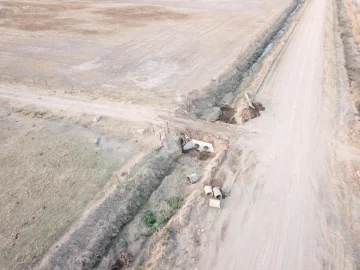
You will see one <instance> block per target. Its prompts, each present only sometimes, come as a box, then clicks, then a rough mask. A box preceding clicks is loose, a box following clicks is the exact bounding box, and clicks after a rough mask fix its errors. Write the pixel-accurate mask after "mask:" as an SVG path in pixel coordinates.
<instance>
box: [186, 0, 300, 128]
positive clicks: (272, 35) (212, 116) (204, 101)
mask: <svg viewBox="0 0 360 270" xmlns="http://www.w3.org/2000/svg"><path fill="white" fill-rule="evenodd" d="M300 7H301V2H300V1H298V0H296V1H294V4H293V5H291V6H290V7H289V8H288V9H287V10H286V12H285V13H284V16H283V17H282V18H280V19H279V20H278V21H277V22H276V23H275V25H273V26H270V27H269V29H268V30H267V31H265V33H267V34H265V35H264V37H262V38H261V40H259V41H257V42H255V44H257V46H251V48H249V50H248V51H247V53H245V55H248V56H247V57H246V58H245V59H243V58H242V59H239V60H238V61H237V62H236V63H235V64H234V65H233V67H231V68H230V69H229V70H228V71H227V72H225V73H224V74H223V75H222V76H221V77H220V78H219V79H218V80H217V82H216V85H213V86H210V87H209V88H210V89H208V90H207V94H205V95H203V96H201V97H197V98H194V99H193V101H192V102H191V104H190V105H189V107H188V108H187V109H188V111H189V112H190V114H191V115H193V116H194V117H196V118H200V119H203V120H207V121H211V122H215V121H222V122H226V123H230V124H235V120H234V117H233V115H234V114H235V113H236V108H233V107H232V106H233V103H234V101H235V100H236V98H237V95H239V94H240V93H238V89H239V87H240V86H241V83H242V82H243V79H244V78H246V77H248V76H252V74H253V69H254V66H255V65H258V64H259V63H261V61H262V60H263V59H264V57H265V56H266V55H267V54H268V53H269V52H270V51H271V50H272V47H273V45H274V43H275V42H277V41H278V40H279V39H280V38H281V37H282V35H283V34H284V33H285V32H286V31H287V29H288V27H289V25H290V23H291V20H292V18H293V16H294V15H295V14H296V12H297V11H298V10H299V8H300Z"/></svg>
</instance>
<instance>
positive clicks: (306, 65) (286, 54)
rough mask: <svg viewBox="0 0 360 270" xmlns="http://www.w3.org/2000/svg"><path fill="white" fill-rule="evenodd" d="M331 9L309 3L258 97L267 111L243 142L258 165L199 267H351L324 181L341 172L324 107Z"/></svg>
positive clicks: (316, 0) (320, 1)
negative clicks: (334, 167)
mask: <svg viewBox="0 0 360 270" xmlns="http://www.w3.org/2000/svg"><path fill="white" fill-rule="evenodd" d="M328 4H329V5H331V2H328ZM326 6H327V1H325V0H312V1H310V2H309V3H308V6H307V7H306V10H305V12H304V14H303V16H302V18H301V19H300V21H299V23H298V25H297V27H296V29H295V30H294V32H293V35H292V37H291V39H290V40H289V43H288V44H287V45H286V47H285V49H284V51H283V54H282V55H281V56H280V57H279V59H278V60H277V63H276V64H275V66H274V67H273V69H272V71H271V73H270V75H269V76H268V78H267V80H266V81H265V84H264V86H263V88H262V89H261V90H260V92H259V94H258V96H257V99H258V100H262V101H264V100H265V107H266V108H267V110H266V112H265V113H264V114H263V116H262V117H261V118H258V119H256V120H255V121H252V122H251V123H249V124H248V127H249V128H251V129H253V130H257V131H258V132H257V133H256V134H251V135H249V136H246V137H245V138H241V142H238V144H242V145H243V147H242V149H246V148H247V149H248V150H247V152H251V153H253V154H254V155H255V156H256V161H255V162H254V165H255V169H254V170H253V171H252V173H251V174H249V175H245V174H242V177H251V178H250V179H238V180H237V182H236V183H235V185H234V189H233V192H232V196H231V197H230V199H229V201H228V202H227V206H226V209H225V210H224V212H223V213H222V214H221V216H220V220H221V221H220V222H219V225H218V226H219V227H218V228H217V229H215V230H214V231H219V232H220V231H221V235H219V234H220V233H219V234H218V235H214V236H212V237H211V239H210V241H209V243H210V244H209V246H208V248H207V250H206V251H205V252H204V255H203V259H202V261H201V263H200V264H199V267H198V268H199V269H224V266H226V269H274V270H275V269H284V270H285V269H294V270H295V269H329V268H328V267H330V266H332V268H331V269H351V268H348V267H347V261H346V258H345V257H346V255H345V254H346V253H349V254H350V253H351V252H350V251H349V250H350V247H349V246H346V245H347V244H345V243H344V242H343V241H339V240H338V239H340V238H341V236H339V235H340V234H341V233H339V231H341V229H340V226H339V219H338V216H337V215H338V213H337V210H336V208H337V207H334V206H335V205H336V200H334V199H333V194H332V193H331V192H330V191H329V190H326V188H325V185H324V183H325V182H326V181H327V179H329V178H330V177H336V176H334V174H335V173H336V172H335V171H334V170H332V166H331V164H330V162H331V161H330V160H331V154H332V151H331V142H330V141H331V139H332V136H331V135H332V134H333V131H334V130H333V129H334V128H335V126H334V122H333V121H329V119H328V117H329V116H328V115H326V114H325V109H324V92H325V91H327V89H324V88H323V71H324V69H325V68H326V67H325V66H324V53H323V52H324V43H325V41H324V35H325V22H326ZM334 109H335V108H334ZM235 146H236V145H235ZM235 146H234V147H235ZM249 149H250V150H249ZM241 169H242V168H240V166H239V169H238V170H241ZM239 173H240V175H241V172H239ZM239 178H241V177H239ZM329 224H330V225H329ZM330 227H331V228H330ZM332 229H333V231H331V230H332Z"/></svg>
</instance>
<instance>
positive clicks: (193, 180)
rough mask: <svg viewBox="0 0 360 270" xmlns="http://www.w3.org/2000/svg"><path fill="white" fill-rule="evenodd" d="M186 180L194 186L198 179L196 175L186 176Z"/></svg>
mask: <svg viewBox="0 0 360 270" xmlns="http://www.w3.org/2000/svg"><path fill="white" fill-rule="evenodd" d="M186 178H187V180H188V181H189V183H190V184H195V183H196V182H197V181H199V179H200V177H198V175H197V174H196V173H192V174H189V175H187V176H186Z"/></svg>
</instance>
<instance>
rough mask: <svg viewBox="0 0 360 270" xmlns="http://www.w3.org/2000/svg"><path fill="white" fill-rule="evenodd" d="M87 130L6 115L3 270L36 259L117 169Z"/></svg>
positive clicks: (0, 174) (2, 130)
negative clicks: (96, 145)
mask: <svg viewBox="0 0 360 270" xmlns="http://www.w3.org/2000/svg"><path fill="white" fill-rule="evenodd" d="M83 132H84V129H83V128H82V127H75V126H70V125H64V124H56V123H55V124H54V123H49V122H45V121H41V120H32V121H26V119H25V121H24V119H23V120H21V119H18V118H14V117H8V118H5V119H4V118H2V119H1V122H0V140H1V142H2V149H1V151H0V182H1V190H2V192H1V196H0V204H1V209H0V216H1V226H0V235H1V238H0V239H1V244H0V262H1V264H2V265H1V268H2V269H24V268H25V267H26V266H27V265H29V264H31V263H34V262H36V261H37V260H38V259H39V257H40V256H41V255H42V254H43V253H44V252H45V251H46V250H48V249H49V248H50V246H51V245H52V243H53V242H54V241H55V240H56V239H57V238H58V237H59V236H60V235H62V234H63V233H64V232H65V230H66V229H67V227H68V226H69V225H70V224H72V223H73V222H74V221H75V220H77V219H78V218H79V216H81V213H82V212H83V211H84V209H85V207H86V206H87V204H88V203H89V202H90V200H92V199H93V197H94V196H95V194H96V193H97V192H99V190H101V189H102V188H103V187H104V185H105V183H106V182H108V180H109V178H110V176H111V174H112V172H113V171H114V170H115V169H116V168H117V164H116V163H117V162H116V161H115V160H113V161H110V160H107V158H105V157H104V156H103V155H102V154H101V153H98V152H97V149H96V147H95V145H94V143H93V142H92V141H91V140H89V139H86V138H84V137H82V136H81V134H82V133H83Z"/></svg>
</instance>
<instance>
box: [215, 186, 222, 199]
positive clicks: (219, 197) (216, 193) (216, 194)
mask: <svg viewBox="0 0 360 270" xmlns="http://www.w3.org/2000/svg"><path fill="white" fill-rule="evenodd" d="M213 192H214V197H215V198H216V199H218V200H221V199H222V193H221V190H220V188H218V187H214V188H213Z"/></svg>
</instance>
